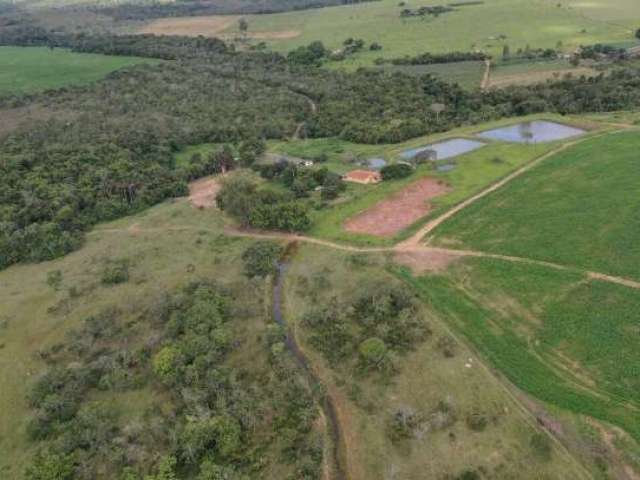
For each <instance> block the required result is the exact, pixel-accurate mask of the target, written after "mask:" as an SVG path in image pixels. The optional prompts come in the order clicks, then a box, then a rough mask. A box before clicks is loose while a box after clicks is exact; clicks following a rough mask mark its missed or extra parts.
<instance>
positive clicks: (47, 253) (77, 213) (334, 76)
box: [0, 36, 640, 268]
mask: <svg viewBox="0 0 640 480" xmlns="http://www.w3.org/2000/svg"><path fill="white" fill-rule="evenodd" d="M145 38H146V37H144V36H143V37H139V38H136V37H122V38H116V37H91V41H88V40H86V38H85V40H84V41H83V43H80V42H79V43H78V46H77V48H85V49H86V50H90V51H94V52H112V53H113V52H119V51H122V52H123V53H126V54H128V55H130V54H137V55H150V54H151V53H152V52H155V51H156V50H154V49H153V48H152V47H151V46H149V44H150V43H151V40H149V39H148V38H146V39H145ZM192 41H194V42H197V41H199V39H185V38H181V37H164V38H163V39H162V42H166V43H164V44H162V45H164V47H163V48H166V50H167V52H174V53H173V54H171V55H172V56H174V55H176V54H175V52H181V51H182V49H183V48H185V45H188V42H192ZM201 41H205V40H201ZM34 42H35V41H34ZM123 42H124V44H126V45H129V46H135V48H134V47H128V48H126V49H124V48H121V47H118V48H115V47H114V46H117V45H123ZM214 42H215V41H214ZM212 45H213V47H212V48H210V49H207V51H209V50H210V52H209V53H208V54H206V55H204V54H203V55H197V56H192V57H189V56H185V57H184V58H182V57H180V58H181V60H179V61H166V62H161V63H158V64H141V65H137V66H133V67H127V68H126V69H123V70H120V71H117V72H113V73H111V74H110V75H108V76H107V77H106V78H105V79H104V80H102V81H100V82H96V83H93V84H90V85H87V86H83V87H69V88H63V89H59V90H57V91H49V92H44V93H41V94H35V95H34V94H32V95H17V96H5V97H0V121H1V119H2V116H3V115H4V116H12V115H14V113H12V112H11V111H6V109H11V108H21V107H27V106H31V105H37V106H38V107H39V108H40V109H42V110H45V111H47V112H49V115H48V117H49V118H50V120H47V121H41V122H36V123H32V124H29V125H25V126H23V127H22V128H21V129H19V130H16V131H14V133H13V134H12V135H10V136H9V137H7V138H5V139H3V140H0V268H2V267H6V266H8V265H10V264H13V263H16V262H21V261H40V260H44V259H51V258H55V257H57V256H60V255H63V254H65V253H67V252H69V251H71V250H73V249H74V248H77V246H78V245H79V244H80V243H81V241H82V238H83V232H84V231H85V230H86V229H87V228H89V227H90V226H91V225H93V224H95V223H96V222H101V221H105V220H110V219H114V218H117V217H120V216H123V215H129V214H131V213H132V212H136V211H139V210H140V209H143V208H146V207H148V206H151V205H153V204H156V203H158V202H160V201H163V200H164V199H167V198H171V197H175V196H178V195H183V194H185V193H186V191H187V184H186V182H187V180H188V179H190V178H193V175H194V172H197V171H199V170H198V168H195V167H198V165H195V166H194V168H190V166H186V167H177V166H176V163H175V159H174V154H175V152H176V151H178V150H179V149H180V148H181V147H182V146H185V145H194V144H201V143H226V144H229V145H238V146H239V145H241V144H242V143H243V142H244V143H246V142H247V141H248V140H251V139H265V140H266V139H281V140H282V139H286V138H290V137H291V136H293V134H294V132H296V131H298V130H299V128H300V125H301V124H302V125H304V131H305V132H306V134H307V136H309V137H313V138H323V137H339V138H342V139H344V140H348V141H352V142H357V143H368V144H376V143H396V142H400V141H404V140H407V139H409V138H412V137H417V136H420V135H425V134H430V133H436V132H442V131H447V130H450V129H452V128H454V127H458V126H461V125H470V124H477V123H481V122H486V121H489V120H494V119H499V118H505V117H510V116H516V115H526V114H530V113H539V112H557V113H561V114H577V113H583V112H604V111H614V110H628V109H633V108H638V107H640V75H639V74H638V70H637V69H621V70H619V71H616V72H615V73H613V74H611V75H609V76H605V75H600V76H596V77H593V78H575V79H564V80H562V81H558V82H549V83H545V84H541V85H535V86H523V87H511V88H506V89H501V90H491V91H488V92H481V91H473V92H469V91H465V90H463V89H462V88H461V87H459V86H458V85H455V84H449V83H446V82H444V81H441V80H438V79H436V78H434V77H433V76H429V75H426V76H423V77H414V76H409V75H404V74H401V73H397V72H396V73H389V72H385V71H383V70H381V69H375V70H374V69H369V70H367V69H363V70H359V71H357V72H353V73H349V72H341V71H333V70H326V69H321V68H317V67H315V66H307V65H299V64H295V63H291V62H290V61H288V60H287V58H285V57H283V56H282V55H278V54H274V53H262V52H231V51H227V49H226V47H223V46H224V44H223V43H221V42H220V44H218V43H213V44H212ZM81 46H82V47H81ZM142 46H145V47H144V48H143V47H142ZM147 46H148V47H149V49H150V50H149V51H147V49H146V48H147ZM178 57H179V55H178ZM434 104H442V105H444V106H445V107H444V110H443V111H441V112H440V113H439V114H438V115H437V114H436V113H435V112H434V111H433V109H432V106H433V105H434ZM311 105H313V108H312V107H311ZM205 170H206V169H205ZM205 170H203V172H204V171H205ZM278 206H279V204H278ZM286 206H287V208H289V206H291V208H292V209H294V210H295V208H297V207H296V206H295V204H293V203H292V204H291V205H288V204H287V205H286ZM294 207H295V208H294Z"/></svg>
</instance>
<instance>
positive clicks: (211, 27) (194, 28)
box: [139, 15, 240, 37]
mask: <svg viewBox="0 0 640 480" xmlns="http://www.w3.org/2000/svg"><path fill="white" fill-rule="evenodd" d="M239 18H240V17H238V16H236V15H210V16H205V17H176V18H159V19H158V20H154V21H152V22H150V23H149V24H147V25H145V26H144V27H142V28H141V29H140V32H139V33H153V34H155V35H186V36H191V37H197V36H198V35H203V36H205V37H214V36H216V35H218V34H219V33H221V32H223V31H224V30H226V29H227V28H229V27H230V26H231V25H233V24H234V23H236V22H237V21H238V19H239Z"/></svg>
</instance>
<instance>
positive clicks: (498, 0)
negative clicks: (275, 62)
mask: <svg viewBox="0 0 640 480" xmlns="http://www.w3.org/2000/svg"><path fill="white" fill-rule="evenodd" d="M432 4H433V2H428V1H425V0H419V1H417V2H411V3H410V4H407V5H406V6H405V7H401V6H399V5H398V2H397V1H396V0H381V1H379V2H372V3H367V4H361V5H350V6H342V7H331V8H325V9H320V10H312V11H304V12H288V13H282V14H275V15H254V16H249V17H248V18H247V19H248V21H249V31H250V32H251V31H255V32H273V33H274V35H275V34H277V33H278V32H299V35H297V36H295V37H293V38H284V39H278V38H277V36H276V38H273V39H266V41H267V42H268V43H269V45H271V46H272V47H273V48H274V49H276V50H279V51H287V50H289V49H291V48H293V47H297V46H299V45H304V44H308V43H309V42H311V41H314V40H321V41H323V42H324V43H325V44H326V45H327V46H328V47H330V48H332V49H335V48H339V47H340V46H341V43H342V41H343V40H345V39H346V38H347V37H353V38H362V39H363V40H365V41H366V42H367V43H371V42H378V43H379V44H381V45H382V46H383V50H382V51H380V52H364V53H361V54H358V55H356V56H355V57H353V58H351V59H348V60H346V61H345V62H343V63H342V66H345V67H352V68H353V67H357V66H359V65H364V64H371V63H372V62H373V61H374V60H375V59H376V58H378V57H381V56H382V57H386V58H392V57H399V56H403V55H415V54H417V53H422V52H425V51H430V52H446V51H452V50H461V51H468V50H470V49H472V48H478V49H482V50H485V51H487V52H489V53H491V54H493V55H495V56H496V57H497V56H499V55H500V54H501V53H502V48H503V46H504V45H505V44H509V46H510V47H511V50H512V51H516V50H517V49H518V48H523V49H524V48H525V47H526V46H527V45H530V46H532V47H535V48H555V47H556V44H557V43H558V42H559V41H561V42H562V44H563V49H565V50H566V51H572V50H573V49H575V48H576V47H578V46H579V45H586V44H593V43H598V42H624V41H629V40H630V39H632V35H633V33H632V31H633V28H634V27H635V26H636V25H635V24H636V23H637V22H638V21H640V11H639V10H640V8H639V7H638V5H637V2H634V1H633V0H611V1H608V0H600V1H595V2H581V1H574V2H570V4H567V2H560V3H559V2H556V1H552V0H533V1H531V0H486V1H484V2H483V3H482V4H479V5H468V6H463V7H459V8H458V9H457V10H456V11H454V12H450V13H446V14H443V15H441V16H439V17H437V18H434V17H431V16H429V17H424V18H406V19H403V18H400V11H401V10H402V9H403V8H412V9H417V8H418V7H420V6H422V5H432ZM523 19H526V21H523ZM236 31H237V24H233V25H232V26H231V28H230V29H228V30H227V31H225V33H234V32H236ZM500 35H504V36H506V39H505V40H498V37H499V36H500Z"/></svg>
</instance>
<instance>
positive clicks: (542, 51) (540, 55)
mask: <svg viewBox="0 0 640 480" xmlns="http://www.w3.org/2000/svg"><path fill="white" fill-rule="evenodd" d="M555 58H558V51H557V50H554V49H553V48H531V47H530V46H529V45H527V46H526V47H525V48H524V49H523V48H519V49H518V50H516V51H515V52H512V51H511V47H509V45H505V46H504V47H502V60H504V61H509V60H553V59H555Z"/></svg>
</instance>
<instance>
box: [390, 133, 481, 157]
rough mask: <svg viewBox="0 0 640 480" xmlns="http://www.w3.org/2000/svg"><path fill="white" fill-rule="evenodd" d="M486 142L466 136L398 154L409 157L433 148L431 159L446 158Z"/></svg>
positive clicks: (473, 148) (470, 150) (468, 150)
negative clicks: (434, 154)
mask: <svg viewBox="0 0 640 480" xmlns="http://www.w3.org/2000/svg"><path fill="white" fill-rule="evenodd" d="M485 145H486V144H485V143H483V142H479V141H477V140H467V139H466V138H454V139H452V140H446V141H444V142H438V143H433V144H431V145H425V146H423V147H418V148H414V149H412V150H405V151H404V152H402V153H401V154H400V156H401V157H402V158H404V159H407V160H408V159H411V158H413V157H415V156H416V155H418V154H419V153H421V152H425V151H427V150H433V151H434V152H435V153H436V156H435V158H434V159H433V160H445V159H447V158H453V157H457V156H458V155H462V154H463V153H467V152H472V151H473V150H477V149H478V148H481V147H484V146H485Z"/></svg>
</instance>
